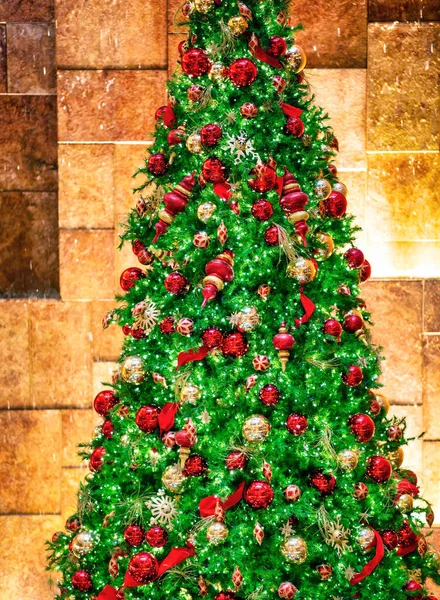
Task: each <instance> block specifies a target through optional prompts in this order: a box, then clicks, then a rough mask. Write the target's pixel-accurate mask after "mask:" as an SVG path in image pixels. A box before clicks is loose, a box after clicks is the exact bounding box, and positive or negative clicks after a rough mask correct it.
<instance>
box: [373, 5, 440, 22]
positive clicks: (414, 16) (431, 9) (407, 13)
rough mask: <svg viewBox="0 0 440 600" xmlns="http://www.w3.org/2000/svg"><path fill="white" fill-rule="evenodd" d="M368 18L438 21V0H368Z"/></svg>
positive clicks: (375, 19) (374, 19)
mask: <svg viewBox="0 0 440 600" xmlns="http://www.w3.org/2000/svg"><path fill="white" fill-rule="evenodd" d="M368 20H369V21H371V22H374V21H438V20H439V7H438V2H437V0H368Z"/></svg>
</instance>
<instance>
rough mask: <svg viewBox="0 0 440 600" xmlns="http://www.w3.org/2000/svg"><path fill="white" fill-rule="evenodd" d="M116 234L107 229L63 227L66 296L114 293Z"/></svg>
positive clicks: (62, 268)
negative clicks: (91, 229)
mask: <svg viewBox="0 0 440 600" xmlns="http://www.w3.org/2000/svg"><path fill="white" fill-rule="evenodd" d="M114 269H115V263H114V234H113V231H112V230H110V229H108V230H106V229H95V230H93V231H87V230H79V229H77V230H69V229H63V230H61V231H60V291H61V297H62V299H63V300H71V299H78V300H79V299H81V300H83V299H92V300H94V299H96V298H102V299H105V298H112V297H113V275H114Z"/></svg>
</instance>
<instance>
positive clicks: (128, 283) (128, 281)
mask: <svg viewBox="0 0 440 600" xmlns="http://www.w3.org/2000/svg"><path fill="white" fill-rule="evenodd" d="M140 279H145V273H144V272H143V271H142V269H139V267H130V268H129V269H125V271H123V273H122V274H121V277H120V279H119V283H120V285H121V288H122V289H123V290H124V292H128V291H129V290H131V288H132V287H133V286H134V285H135V283H136V281H139V280H140Z"/></svg>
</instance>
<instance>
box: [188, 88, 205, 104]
mask: <svg viewBox="0 0 440 600" xmlns="http://www.w3.org/2000/svg"><path fill="white" fill-rule="evenodd" d="M204 93H205V88H204V87H202V86H201V85H190V86H189V88H188V90H187V92H186V95H187V96H188V100H190V101H191V102H199V101H200V100H201V99H202V98H203V94H204Z"/></svg>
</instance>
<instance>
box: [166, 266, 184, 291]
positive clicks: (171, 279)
mask: <svg viewBox="0 0 440 600" xmlns="http://www.w3.org/2000/svg"><path fill="white" fill-rule="evenodd" d="M164 286H165V289H166V291H167V292H169V293H170V294H173V295H180V294H185V293H186V292H187V291H188V289H189V281H188V279H187V278H186V277H184V276H183V275H182V274H181V273H179V272H177V271H174V272H173V273H169V274H168V275H167V276H166V277H165V280H164Z"/></svg>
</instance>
